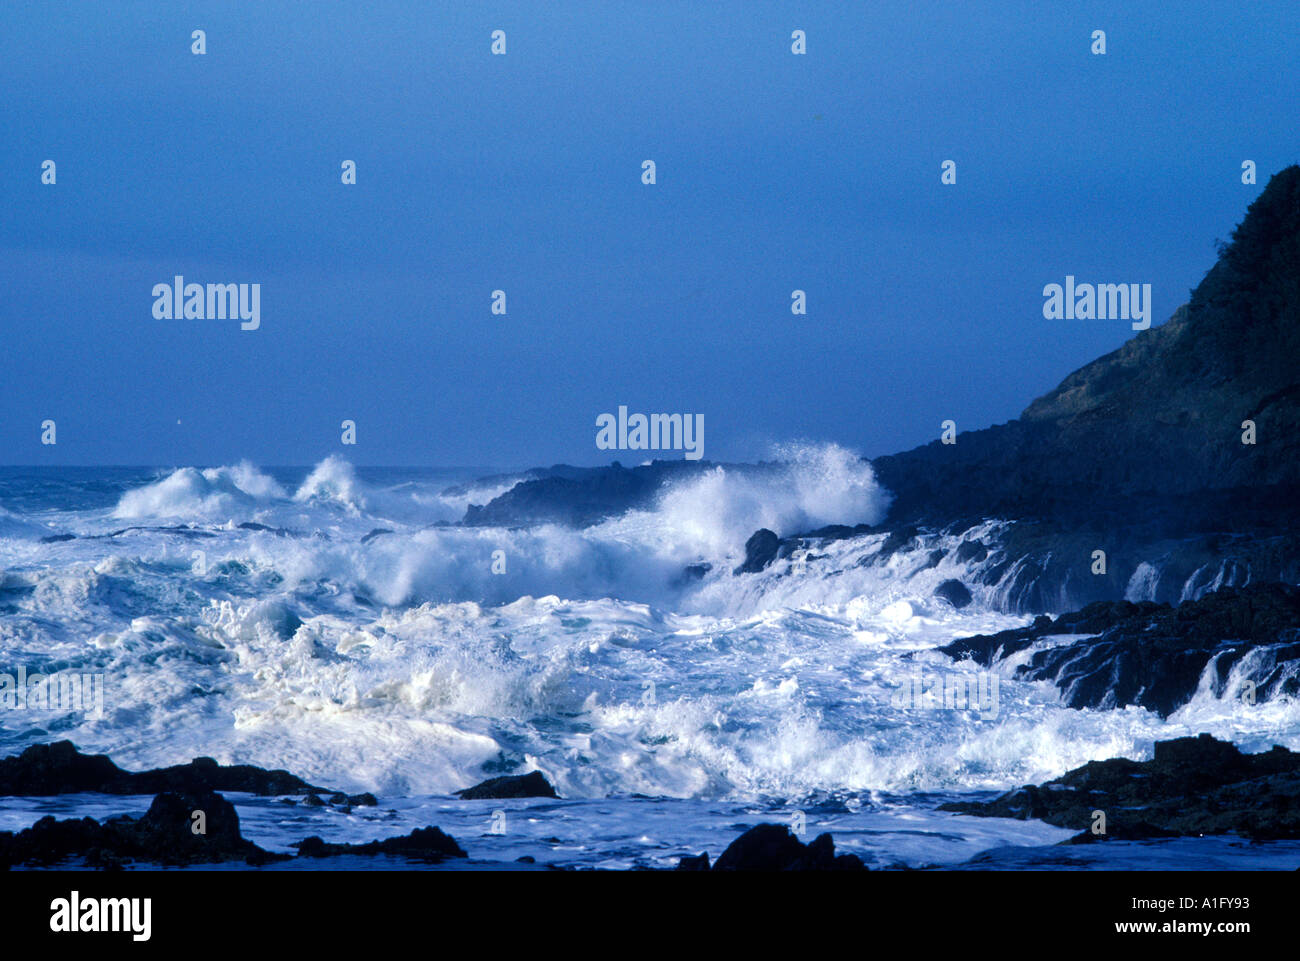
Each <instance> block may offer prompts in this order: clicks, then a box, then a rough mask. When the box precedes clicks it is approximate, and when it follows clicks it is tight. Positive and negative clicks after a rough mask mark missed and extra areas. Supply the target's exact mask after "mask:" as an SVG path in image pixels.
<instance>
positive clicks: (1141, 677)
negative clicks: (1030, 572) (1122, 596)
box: [939, 584, 1300, 717]
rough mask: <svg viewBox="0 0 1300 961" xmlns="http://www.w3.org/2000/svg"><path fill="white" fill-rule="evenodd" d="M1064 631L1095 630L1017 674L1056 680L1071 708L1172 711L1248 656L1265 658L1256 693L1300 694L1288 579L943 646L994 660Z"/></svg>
mask: <svg viewBox="0 0 1300 961" xmlns="http://www.w3.org/2000/svg"><path fill="white" fill-rule="evenodd" d="M1060 634H1088V635H1095V636H1091V637H1086V638H1083V639H1081V640H1077V641H1074V642H1072V643H1069V644H1064V645H1057V646H1053V647H1050V648H1047V649H1045V650H1041V651H1037V652H1035V653H1034V654H1033V655H1032V656H1031V657H1030V659H1029V661H1028V662H1027V663H1025V664H1023V665H1021V666H1020V667H1018V668H1017V669H1016V672H1015V676H1016V677H1017V678H1022V679H1025V680H1031V681H1039V680H1049V681H1052V682H1054V683H1055V684H1056V686H1057V687H1059V688H1060V689H1061V691H1062V695H1063V699H1064V702H1065V703H1066V704H1067V705H1068V706H1069V707H1093V708H1115V707H1126V706H1128V705H1130V704H1136V705H1139V706H1141V707H1145V708H1147V709H1149V710H1151V711H1154V712H1156V713H1158V714H1160V715H1161V716H1162V717H1168V716H1169V715H1170V714H1172V713H1173V712H1174V711H1176V710H1178V708H1180V707H1182V706H1183V705H1184V704H1186V703H1187V702H1188V701H1189V700H1190V699H1191V697H1192V695H1193V694H1195V693H1196V690H1197V687H1198V686H1199V684H1200V681H1201V677H1202V676H1203V674H1204V673H1205V671H1206V669H1207V667H1208V666H1209V665H1210V663H1211V662H1213V664H1214V675H1213V677H1212V678H1211V679H1210V680H1211V687H1212V690H1213V692H1214V694H1215V695H1216V696H1219V697H1222V696H1223V695H1224V693H1225V691H1226V689H1227V684H1228V679H1229V676H1230V673H1231V671H1232V668H1233V667H1234V666H1236V665H1237V664H1238V663H1239V662H1240V661H1241V660H1242V658H1244V657H1246V655H1248V654H1252V655H1253V657H1254V658H1255V662H1256V663H1257V664H1258V668H1257V670H1256V676H1255V677H1254V678H1252V679H1251V680H1252V682H1253V683H1254V684H1255V691H1254V696H1255V698H1256V699H1258V700H1261V701H1262V700H1269V699H1272V698H1274V697H1278V696H1288V697H1294V696H1296V694H1297V693H1300V690H1298V688H1300V684H1298V682H1297V680H1296V672H1295V671H1294V670H1293V668H1294V666H1295V662H1297V661H1300V589H1297V588H1295V587H1292V586H1290V585H1287V584H1254V585H1251V586H1249V587H1244V588H1223V589H1222V590H1219V591H1215V592H1213V593H1211V594H1207V595H1205V596H1204V597H1202V598H1201V599H1199V600H1196V601H1187V602H1185V603H1183V604H1180V605H1179V606H1177V607H1172V606H1170V605H1168V604H1154V603H1151V602H1142V603H1139V604H1133V603H1130V602H1128V601H1102V602H1098V603H1095V604H1089V605H1088V606H1087V607H1085V608H1083V610H1081V611H1075V612H1073V613H1070V614H1062V615H1061V616H1060V617H1058V618H1057V619H1056V620H1055V621H1053V620H1052V619H1051V618H1049V617H1046V616H1040V617H1038V618H1037V619H1035V621H1034V623H1033V624H1032V625H1031V626H1029V627H1023V628H1015V629H1012V630H1008V631H1000V632H999V633H997V634H982V635H976V636H974V637H967V638H962V639H960V640H957V641H953V642H952V643H951V644H948V645H945V646H944V647H941V648H939V650H941V651H943V652H944V653H945V654H948V655H950V656H952V657H956V658H962V657H970V658H972V659H974V660H975V661H976V662H978V663H980V664H982V665H984V666H990V665H991V664H992V663H993V662H994V661H996V660H1000V659H1003V658H1006V657H1008V656H1009V655H1011V654H1015V653H1018V652H1020V651H1023V650H1024V649H1025V648H1027V647H1030V646H1031V645H1033V644H1036V643H1038V642H1039V641H1042V640H1044V639H1045V638H1048V637H1051V636H1053V635H1060ZM1240 693H1241V692H1236V691H1234V692H1231V694H1232V696H1237V695H1238V694H1240Z"/></svg>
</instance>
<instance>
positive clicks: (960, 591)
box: [934, 577, 971, 608]
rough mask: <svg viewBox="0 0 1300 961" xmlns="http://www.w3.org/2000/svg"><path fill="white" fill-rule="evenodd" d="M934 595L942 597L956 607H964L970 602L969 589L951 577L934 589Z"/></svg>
mask: <svg viewBox="0 0 1300 961" xmlns="http://www.w3.org/2000/svg"><path fill="white" fill-rule="evenodd" d="M934 596H935V597H938V598H942V599H943V600H945V601H947V602H948V603H949V604H951V605H952V606H953V607H956V608H962V607H965V606H966V605H967V604H969V603H970V602H971V593H970V589H969V588H968V587H967V586H966V585H965V584H963V583H962V582H961V581H959V580H956V579H954V578H951V577H950V578H948V580H946V581H944V582H943V583H942V584H940V585H939V586H938V587H936V588H935V589H934Z"/></svg>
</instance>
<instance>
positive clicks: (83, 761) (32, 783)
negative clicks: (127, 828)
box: [0, 741, 325, 797]
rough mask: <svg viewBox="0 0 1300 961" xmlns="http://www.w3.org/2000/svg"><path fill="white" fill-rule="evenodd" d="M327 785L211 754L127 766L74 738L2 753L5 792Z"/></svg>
mask: <svg viewBox="0 0 1300 961" xmlns="http://www.w3.org/2000/svg"><path fill="white" fill-rule="evenodd" d="M324 790H325V789H324V788H318V787H313V786H312V785H310V784H308V783H307V782H306V781H304V780H302V779H301V778H298V777H295V776H294V775H292V774H290V773H289V772H288V771H280V770H276V771H267V770H264V769H263V768H260V767H254V766H253V765H251V764H235V765H229V766H226V765H221V764H218V763H217V762H216V761H214V760H213V759H212V758H210V757H199V758H195V759H194V760H193V761H191V762H190V763H189V764H178V765H175V766H173V767H165V768H155V769H154V770H150V771H140V772H131V771H123V770H122V769H121V768H120V767H118V766H117V765H116V764H114V763H113V762H112V761H111V760H110V759H109V758H108V757H107V756H106V755H103V754H82V753H81V752H80V751H78V750H77V748H76V745H74V744H73V743H72V742H71V741H56V742H54V743H53V744H33V745H32V746H31V747H29V748H27V749H26V750H24V751H23V752H22V753H21V754H19V755H17V756H14V757H7V758H3V759H0V797H4V796H9V797H46V796H50V795H54V794H74V793H77V792H80V791H96V792H98V793H100V794H158V793H160V792H163V791H181V792H191V793H195V792H199V793H201V792H208V791H244V792H247V793H249V794H262V795H274V794H305V793H307V792H311V791H324Z"/></svg>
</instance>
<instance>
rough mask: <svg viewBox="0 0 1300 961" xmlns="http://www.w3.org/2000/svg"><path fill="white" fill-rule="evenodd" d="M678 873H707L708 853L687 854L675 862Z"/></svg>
mask: <svg viewBox="0 0 1300 961" xmlns="http://www.w3.org/2000/svg"><path fill="white" fill-rule="evenodd" d="M677 870H678V871H707V870H709V852H708V851H701V852H700V853H699V854H695V855H691V854H687V855H685V856H684V857H681V858H678V860H677Z"/></svg>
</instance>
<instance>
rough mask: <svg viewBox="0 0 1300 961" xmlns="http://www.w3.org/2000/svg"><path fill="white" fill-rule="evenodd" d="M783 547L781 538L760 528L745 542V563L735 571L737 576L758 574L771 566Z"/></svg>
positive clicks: (764, 528)
mask: <svg viewBox="0 0 1300 961" xmlns="http://www.w3.org/2000/svg"><path fill="white" fill-rule="evenodd" d="M780 546H781V538H779V537H777V536H776V534H775V533H773V532H772V531H769V530H768V529H767V528H766V527H760V528H759V529H758V530H756V531H754V533H753V534H751V535H750V536H749V540H747V541H745V561H744V563H743V564H741V565H740V566H739V567H737V568H736V569H735V571H734V572H733V573H735V574H757V573H758V572H759V571H761V570H762V569H763V568H765V567H767V565H768V564H771V563H772V561H773V559H775V557H776V552H777V550H778V549H779V548H780Z"/></svg>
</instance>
